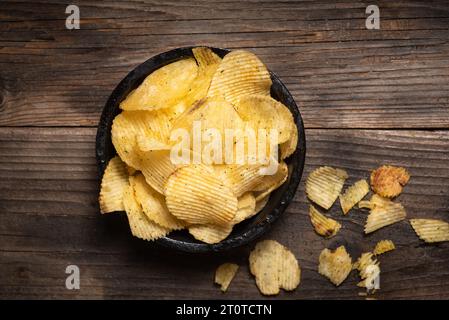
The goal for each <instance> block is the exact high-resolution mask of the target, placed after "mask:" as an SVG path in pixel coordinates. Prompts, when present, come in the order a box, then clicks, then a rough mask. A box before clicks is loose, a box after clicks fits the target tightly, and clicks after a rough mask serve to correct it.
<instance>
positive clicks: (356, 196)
mask: <svg viewBox="0 0 449 320" xmlns="http://www.w3.org/2000/svg"><path fill="white" fill-rule="evenodd" d="M368 192H369V185H368V182H366V180H364V179H362V180H359V181H357V182H356V183H354V184H353V185H352V186H350V187H349V188H348V189H346V191H345V192H344V193H343V194H341V195H340V196H339V197H340V205H341V209H342V210H343V213H344V214H347V213H348V212H349V210H351V209H352V207H354V206H355V205H356V204H357V203H358V202H359V201H360V200H362V199H363V198H364V197H365V196H366V195H367V194H368Z"/></svg>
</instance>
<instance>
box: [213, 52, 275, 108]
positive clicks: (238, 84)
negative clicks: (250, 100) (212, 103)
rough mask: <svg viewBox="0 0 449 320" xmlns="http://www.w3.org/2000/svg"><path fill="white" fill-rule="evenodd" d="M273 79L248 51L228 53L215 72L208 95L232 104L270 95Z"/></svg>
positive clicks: (257, 59)
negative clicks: (249, 96)
mask: <svg viewBox="0 0 449 320" xmlns="http://www.w3.org/2000/svg"><path fill="white" fill-rule="evenodd" d="M270 87H271V77H270V73H269V72H268V70H267V68H266V67H265V65H264V64H263V63H262V61H260V60H259V58H258V57H257V56H256V55H255V54H253V53H251V52H248V51H244V50H235V51H232V52H230V53H228V54H227V55H226V56H225V57H224V58H223V60H222V61H221V63H220V65H219V66H218V69H217V71H216V72H215V74H214V76H213V78H212V82H211V84H210V88H209V91H208V93H207V95H208V96H209V97H213V96H220V97H223V98H225V99H226V100H227V101H229V102H231V103H232V104H236V103H237V102H238V101H239V99H240V98H241V97H244V96H247V95H252V94H263V95H266V96H269V95H270Z"/></svg>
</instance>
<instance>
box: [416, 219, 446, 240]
mask: <svg viewBox="0 0 449 320" xmlns="http://www.w3.org/2000/svg"><path fill="white" fill-rule="evenodd" d="M410 224H411V225H412V227H413V230H415V232H416V234H417V235H418V237H419V238H420V239H421V240H424V241H425V242H428V243H432V242H442V241H449V223H447V222H445V221H442V220H436V219H410Z"/></svg>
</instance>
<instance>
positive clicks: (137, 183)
mask: <svg viewBox="0 0 449 320" xmlns="http://www.w3.org/2000/svg"><path fill="white" fill-rule="evenodd" d="M130 183H131V185H132V186H133V188H134V195H135V197H136V200H137V202H138V203H139V204H140V205H141V206H142V210H143V212H144V213H145V215H146V216H147V217H148V219H150V220H151V221H153V222H155V223H157V224H158V225H160V226H162V227H165V228H167V229H170V230H180V229H182V228H184V225H185V224H184V222H182V221H180V220H178V219H176V218H175V217H174V216H173V215H172V214H171V213H170V212H169V211H168V208H167V206H166V204H165V198H164V196H163V195H161V194H160V193H158V192H156V190H154V189H153V188H152V187H150V185H149V184H147V182H146V181H145V177H144V176H143V175H142V174H139V175H136V176H135V177H130Z"/></svg>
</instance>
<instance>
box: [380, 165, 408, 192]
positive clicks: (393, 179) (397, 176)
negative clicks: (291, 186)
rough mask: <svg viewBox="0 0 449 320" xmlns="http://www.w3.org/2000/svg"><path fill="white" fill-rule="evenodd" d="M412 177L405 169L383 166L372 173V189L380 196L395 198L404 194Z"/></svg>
mask: <svg viewBox="0 0 449 320" xmlns="http://www.w3.org/2000/svg"><path fill="white" fill-rule="evenodd" d="M409 179H410V175H409V173H408V172H407V170H405V169H404V168H401V167H394V166H381V167H379V168H377V169H376V170H374V171H373V172H372V173H371V187H372V188H373V191H374V192H375V193H377V194H378V195H380V196H382V197H386V198H394V197H396V196H398V195H399V194H400V193H401V192H402V187H403V186H404V185H406V184H407V182H408V181H409Z"/></svg>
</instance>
